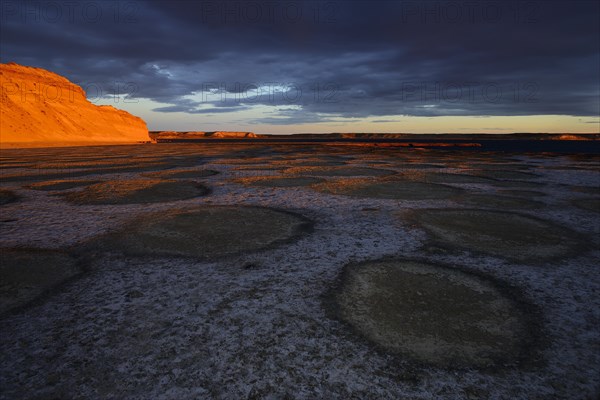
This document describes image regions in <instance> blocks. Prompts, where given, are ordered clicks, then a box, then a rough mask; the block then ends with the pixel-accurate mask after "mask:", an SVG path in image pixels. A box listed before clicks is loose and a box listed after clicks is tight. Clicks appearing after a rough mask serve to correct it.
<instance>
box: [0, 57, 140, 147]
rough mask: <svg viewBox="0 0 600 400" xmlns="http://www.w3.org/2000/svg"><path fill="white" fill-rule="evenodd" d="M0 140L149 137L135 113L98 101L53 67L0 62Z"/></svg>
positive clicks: (83, 141)
mask: <svg viewBox="0 0 600 400" xmlns="http://www.w3.org/2000/svg"><path fill="white" fill-rule="evenodd" d="M0 83H1V89H2V91H1V94H0V96H1V97H0V102H1V103H0V105H1V107H0V144H3V145H10V144H11V143H22V144H31V145H34V144H56V143H65V144H69V143H80V144H86V143H90V144H92V143H117V142H121V143H127V142H129V143H132V142H139V141H148V140H149V136H148V128H147V126H146V123H145V122H144V121H143V120H142V119H141V118H139V117H136V116H133V115H131V114H129V113H128V112H126V111H123V110H119V109H116V108H114V107H112V106H96V105H94V104H92V103H91V102H90V101H88V100H87V98H86V95H85V92H84V90H83V89H82V88H81V87H80V86H77V85H75V84H74V83H72V82H70V81H69V80H68V79H66V78H63V77H62V76H60V75H57V74H55V73H53V72H50V71H47V70H44V69H41V68H33V67H26V66H22V65H18V64H15V63H8V64H0Z"/></svg>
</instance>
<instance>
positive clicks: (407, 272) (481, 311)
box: [333, 260, 532, 368]
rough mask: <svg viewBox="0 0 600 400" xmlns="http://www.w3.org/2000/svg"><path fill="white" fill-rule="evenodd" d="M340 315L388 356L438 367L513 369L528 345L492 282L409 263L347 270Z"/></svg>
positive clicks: (338, 296) (338, 299)
mask: <svg viewBox="0 0 600 400" xmlns="http://www.w3.org/2000/svg"><path fill="white" fill-rule="evenodd" d="M333 299H334V304H335V305H336V311H337V314H338V316H339V317H340V318H341V319H342V320H344V321H346V322H347V323H349V324H350V325H351V326H352V327H353V328H354V329H356V330H357V331H358V332H359V333H360V334H361V335H362V336H363V337H365V338H366V339H368V340H369V341H371V342H373V343H375V344H376V345H378V346H379V347H380V348H383V349H385V350H387V351H389V352H392V353H396V354H400V355H402V356H406V357H409V358H411V359H413V360H416V361H418V362H421V363H427V364H432V365H434V366H438V367H458V368H487V367H497V366H507V365H511V364H516V363H518V362H519V361H520V359H521V358H523V356H524V354H525V353H526V351H527V347H528V345H529V344H530V343H531V342H532V338H531V337H530V335H531V333H530V329H529V326H528V319H529V318H528V317H529V316H528V315H527V314H526V313H525V311H523V310H522V307H520V306H519V304H517V303H516V302H515V301H514V299H513V298H511V297H510V296H507V295H505V294H504V293H503V292H502V291H501V290H500V289H499V288H498V287H497V286H496V285H495V284H494V283H493V282H491V281H489V280H487V279H485V278H482V277H480V276H476V275H473V274H469V273H466V272H463V271H460V270H457V269H452V268H446V267H441V266H437V265H431V264H426V263H422V262H417V261H411V260H378V261H368V262H364V263H360V264H351V265H348V266H346V267H345V269H344V273H343V275H342V280H341V284H340V285H339V287H337V288H336V289H335V291H334V296H333Z"/></svg>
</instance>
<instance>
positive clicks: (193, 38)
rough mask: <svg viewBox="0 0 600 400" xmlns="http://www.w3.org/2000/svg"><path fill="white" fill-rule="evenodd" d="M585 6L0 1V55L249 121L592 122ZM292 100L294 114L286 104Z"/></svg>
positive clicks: (598, 34) (590, 19)
mask: <svg viewBox="0 0 600 400" xmlns="http://www.w3.org/2000/svg"><path fill="white" fill-rule="evenodd" d="M599 7H600V6H599V5H598V3H597V2H594V1H564V2H563V1H543V2H530V1H482V2H472V1H420V2H417V1H396V2H392V1H380V2H377V1H371V2H360V1H348V2H336V1H333V2H332V1H287V2H279V3H277V2H271V1H255V2H247V1H229V2H217V1H189V0H185V1H177V0H174V1H152V0H149V1H127V0H121V1H102V2H96V1H81V2H75V3H74V2H72V1H43V0H41V1H36V2H23V1H16V0H15V1H11V0H6V1H3V2H2V10H1V12H2V15H1V16H0V18H1V22H2V24H1V28H0V29H1V32H0V33H1V42H0V44H1V46H2V49H1V50H2V51H1V52H0V56H1V59H2V62H8V61H16V62H19V63H23V64H26V65H34V66H39V67H43V68H47V69H50V70H53V71H56V72H58V73H60V74H62V75H65V76H67V77H69V78H70V79H71V80H73V81H75V82H77V83H79V84H81V85H82V86H84V88H86V89H87V90H88V94H89V95H90V96H105V95H108V94H114V93H117V94H123V95H129V96H130V97H139V98H148V99H152V100H154V101H156V102H158V103H161V104H164V106H161V107H157V108H155V111H158V112H186V113H192V114H195V113H202V114H206V113H224V112H235V111H239V110H245V109H249V108H252V107H253V106H260V105H266V106H274V107H273V110H274V112H275V114H273V115H272V116H271V115H268V116H267V117H265V118H258V119H257V120H256V121H254V122H264V123H272V124H288V123H289V124H295V123H303V122H304V123H306V122H322V121H333V120H339V119H340V118H361V117H367V116H386V115H388V116H389V115H420V116H442V115H535V114H562V115H582V116H597V115H598V114H599V112H600V100H599V96H600V88H599V85H600V83H599V80H600V77H599V72H598V71H599V70H600V55H599V50H598V49H599V48H600V39H599V38H600V31H599V23H598V18H599V17H600V11H599ZM289 105H293V106H294V108H293V109H292V110H287V111H286V109H285V106H289Z"/></svg>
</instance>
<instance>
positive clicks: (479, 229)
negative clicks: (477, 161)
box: [411, 209, 582, 262]
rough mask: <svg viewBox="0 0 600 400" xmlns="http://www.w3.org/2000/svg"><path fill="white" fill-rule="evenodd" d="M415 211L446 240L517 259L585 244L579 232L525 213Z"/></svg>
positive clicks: (561, 252)
mask: <svg viewBox="0 0 600 400" xmlns="http://www.w3.org/2000/svg"><path fill="white" fill-rule="evenodd" d="M411 215H412V217H411V218H413V219H414V220H415V221H416V222H417V223H419V224H420V225H421V226H422V227H423V228H424V229H425V230H426V231H427V232H429V233H430V234H431V235H432V236H433V237H434V238H435V239H436V240H439V241H440V242H442V243H445V244H447V245H449V246H452V247H455V246H457V247H461V248H465V249H468V250H473V251H477V252H482V253H486V254H490V255H493V256H497V257H502V258H507V259H511V260H516V261H523V262H525V261H531V262H535V261H540V260H547V259H552V258H556V257H563V256H566V255H568V254H570V253H572V252H574V251H575V250H576V249H578V248H580V247H581V245H582V243H581V240H580V239H579V234H577V233H576V232H573V231H571V230H570V229H567V228H564V227H561V226H558V225H556V224H554V223H552V222H548V221H544V220H541V219H538V218H533V217H529V216H525V215H521V214H515V213H509V212H500V211H491V210H460V209H458V210H442V209H427V210H417V211H414V212H413V213H412V214H411Z"/></svg>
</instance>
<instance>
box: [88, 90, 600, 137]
mask: <svg viewBox="0 0 600 400" xmlns="http://www.w3.org/2000/svg"><path fill="white" fill-rule="evenodd" d="M94 103H95V104H97V105H101V104H104V105H112V106H114V107H117V108H120V109H122V110H125V111H128V112H130V113H132V114H133V115H136V116H139V117H141V118H142V119H144V120H145V121H146V123H147V124H148V130H150V131H217V130H223V131H252V132H254V133H258V134H294V133H331V132H364V133H416V134H427V133H454V134H461V133H462V134H469V133H514V132H520V133H526V132H530V133H600V120H599V119H598V118H595V117H589V116H569V115H527V116H439V117H429V116H427V117H424V116H408V115H388V116H370V117H366V118H341V117H338V118H335V117H331V119H334V120H335V121H328V122H315V123H302V124H267V123H258V122H255V120H257V119H260V118H264V117H266V116H270V115H272V113H273V111H274V109H275V108H277V107H274V106H255V107H252V108H251V109H248V110H241V111H234V112H228V113H222V114H189V113H185V112H158V111H152V109H154V108H158V107H161V106H163V105H162V104H160V103H157V102H154V101H151V100H148V99H139V101H137V102H136V101H135V100H134V101H131V102H123V99H122V98H121V99H119V100H118V101H115V99H114V98H110V99H106V98H103V99H99V100H97V101H95V102H94ZM292 106H294V107H297V106H295V105H290V106H287V107H292ZM279 108H281V107H279Z"/></svg>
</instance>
